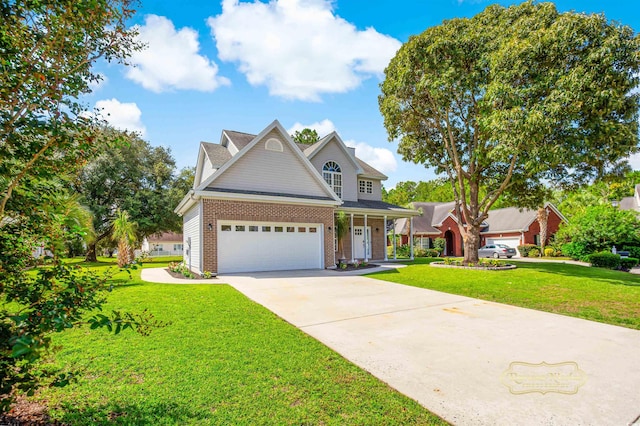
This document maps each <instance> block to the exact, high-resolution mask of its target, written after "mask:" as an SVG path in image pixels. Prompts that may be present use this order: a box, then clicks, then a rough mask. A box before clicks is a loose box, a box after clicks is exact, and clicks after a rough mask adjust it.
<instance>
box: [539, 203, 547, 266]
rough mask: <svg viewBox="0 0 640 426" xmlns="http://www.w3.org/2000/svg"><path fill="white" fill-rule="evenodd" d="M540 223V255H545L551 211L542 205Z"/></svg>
mask: <svg viewBox="0 0 640 426" xmlns="http://www.w3.org/2000/svg"><path fill="white" fill-rule="evenodd" d="M537 216H538V217H537V219H538V224H539V225H540V256H544V246H545V244H546V242H547V223H548V221H549V211H548V210H547V209H546V207H544V206H542V207H540V208H539V209H538V215H537Z"/></svg>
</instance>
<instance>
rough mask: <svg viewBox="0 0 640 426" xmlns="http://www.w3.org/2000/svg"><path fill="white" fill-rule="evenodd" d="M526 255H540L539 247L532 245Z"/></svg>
mask: <svg viewBox="0 0 640 426" xmlns="http://www.w3.org/2000/svg"><path fill="white" fill-rule="evenodd" d="M527 257H540V249H539V248H538V247H533V248H532V249H531V250H529V254H528V256H527Z"/></svg>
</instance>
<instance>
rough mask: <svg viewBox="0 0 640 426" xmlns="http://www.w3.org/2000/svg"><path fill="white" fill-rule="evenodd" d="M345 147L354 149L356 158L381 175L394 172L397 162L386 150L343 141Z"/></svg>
mask: <svg viewBox="0 0 640 426" xmlns="http://www.w3.org/2000/svg"><path fill="white" fill-rule="evenodd" d="M345 145H347V146H349V147H351V148H355V149H356V156H357V157H358V158H360V159H361V160H362V161H364V162H365V163H367V164H369V165H371V166H372V167H374V168H376V169H377V170H379V171H381V172H382V173H385V174H386V173H391V172H395V171H396V169H397V168H398V161H397V160H396V157H395V155H393V152H391V151H390V150H388V149H386V148H376V147H374V146H371V145H369V144H367V143H364V142H356V141H353V140H348V141H345Z"/></svg>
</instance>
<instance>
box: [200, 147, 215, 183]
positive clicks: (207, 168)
mask: <svg viewBox="0 0 640 426" xmlns="http://www.w3.org/2000/svg"><path fill="white" fill-rule="evenodd" d="M214 172H215V169H214V168H213V167H211V161H209V158H208V157H207V154H205V155H204V161H203V163H202V176H201V177H200V182H198V183H197V184H198V185H200V184H201V183H202V182H204V181H205V180H207V178H208V177H209V176H211V175H212V174H213V173H214Z"/></svg>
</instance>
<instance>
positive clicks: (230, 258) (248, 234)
mask: <svg viewBox="0 0 640 426" xmlns="http://www.w3.org/2000/svg"><path fill="white" fill-rule="evenodd" d="M322 232H323V228H322V224H319V223H274V222H244V221H243V222H238V221H218V273H232V272H257V271H285V270H291V269H318V268H322V267H323V266H324V265H323V252H324V250H323V247H322V241H323V238H322Z"/></svg>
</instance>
